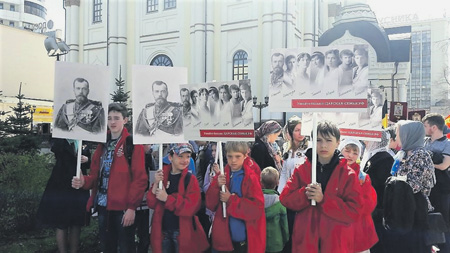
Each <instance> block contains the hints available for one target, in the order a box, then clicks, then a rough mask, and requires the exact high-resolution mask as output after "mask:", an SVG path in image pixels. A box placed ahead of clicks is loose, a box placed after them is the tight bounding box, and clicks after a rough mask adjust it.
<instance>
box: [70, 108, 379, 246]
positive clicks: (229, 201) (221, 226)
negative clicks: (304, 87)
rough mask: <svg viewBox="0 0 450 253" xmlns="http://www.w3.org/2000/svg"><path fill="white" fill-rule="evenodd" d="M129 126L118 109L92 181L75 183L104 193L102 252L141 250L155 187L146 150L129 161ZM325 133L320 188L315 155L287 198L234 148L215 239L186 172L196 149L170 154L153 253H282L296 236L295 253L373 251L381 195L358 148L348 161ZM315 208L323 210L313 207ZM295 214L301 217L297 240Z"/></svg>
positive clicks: (213, 199)
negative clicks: (140, 218)
mask: <svg viewBox="0 0 450 253" xmlns="http://www.w3.org/2000/svg"><path fill="white" fill-rule="evenodd" d="M126 121H127V112H126V108H125V107H124V106H121V105H119V104H114V103H113V104H111V105H110V106H109V109H108V127H109V129H110V134H109V136H110V137H109V138H108V142H107V144H106V145H99V146H98V147H97V150H96V151H95V153H94V156H93V160H92V166H91V173H90V175H88V176H84V177H83V176H81V177H80V178H76V177H74V178H73V180H72V187H74V188H83V189H91V188H94V189H95V190H94V193H97V192H98V194H93V195H92V196H91V199H90V202H89V205H88V208H90V207H91V206H92V205H94V206H97V209H98V210H99V221H100V222H99V227H100V241H101V247H102V251H103V252H115V250H116V249H117V247H119V248H120V249H121V252H130V251H133V250H132V249H131V247H132V246H131V245H132V241H133V239H134V233H132V232H131V231H132V230H133V229H134V227H133V226H134V225H135V224H134V218H135V210H136V208H137V207H138V206H139V204H140V202H141V200H142V198H143V195H144V191H145V188H146V184H147V181H146V176H145V170H144V167H143V163H144V160H143V157H144V156H143V148H142V147H141V145H135V148H134V151H133V155H132V161H131V164H128V163H127V161H126V155H125V154H124V150H125V149H124V147H123V144H124V139H125V138H124V137H126V136H127V135H128V133H127V132H126V129H125V128H123V125H124V124H125V123H126ZM317 132H318V134H317V154H318V159H317V166H316V169H317V171H316V173H317V183H316V182H312V181H311V167H312V165H311V162H312V157H311V150H309V151H307V152H306V156H307V158H308V159H306V161H305V162H304V163H303V164H302V165H300V166H299V167H298V168H296V169H295V171H294V173H293V175H292V177H291V179H290V180H289V181H288V183H287V184H286V186H285V187H284V189H283V191H282V192H281V194H280V195H278V192H277V186H278V180H279V173H278V171H277V170H276V169H274V168H272V167H268V168H264V169H263V170H262V172H261V173H259V172H256V171H255V169H254V167H252V166H251V165H250V163H249V161H248V159H247V156H248V151H249V147H248V144H247V143H246V142H227V143H226V145H225V151H226V158H227V165H226V166H225V168H224V173H223V174H222V173H217V174H216V175H215V176H214V177H213V178H212V179H211V182H210V186H209V188H208V189H207V191H206V193H205V201H206V207H207V208H208V209H209V210H211V211H212V212H215V215H214V220H213V222H212V227H211V229H210V231H204V230H203V228H202V225H201V224H200V222H199V220H198V218H197V217H196V215H195V214H196V212H197V211H198V210H199V208H200V205H201V190H200V186H199V183H198V181H197V178H196V177H195V175H193V174H192V173H190V172H189V171H188V170H187V169H186V168H187V167H188V165H189V162H190V157H191V154H192V153H193V148H192V146H191V145H190V144H188V143H181V144H177V145H175V146H174V147H173V148H172V149H171V150H170V152H169V159H170V161H171V163H170V164H168V165H165V166H164V167H163V169H162V170H159V171H158V172H157V173H156V174H155V178H154V179H155V180H154V183H153V185H151V186H150V189H149V190H148V193H147V203H148V206H149V208H151V209H154V214H153V218H152V224H151V235H150V240H151V246H152V252H155V253H156V252H203V251H205V250H207V249H208V248H211V249H212V251H213V252H281V251H282V250H283V247H284V244H285V243H286V242H287V241H288V239H289V237H290V236H292V242H293V243H292V252H362V251H364V250H368V249H369V248H370V247H371V246H372V245H373V244H375V243H376V241H377V240H378V238H377V237H376V233H375V229H374V226H373V222H372V219H371V216H370V214H371V212H372V211H373V209H374V208H375V205H376V194H375V191H374V189H373V188H372V186H371V183H370V179H369V177H368V176H367V175H365V174H364V173H363V172H362V171H361V170H360V169H359V166H358V165H357V164H356V160H357V157H359V154H360V152H361V147H360V145H359V142H357V141H347V142H345V143H341V147H340V149H341V150H342V153H341V152H339V151H338V147H339V144H340V132H339V129H338V128H337V127H336V126H335V125H333V124H331V123H328V122H321V123H319V124H318V130H317ZM342 155H343V156H342ZM215 166H216V168H217V165H215ZM116 180H119V181H116ZM124 182H125V183H124ZM161 186H162V187H161ZM222 186H225V187H224V188H225V191H222V188H223V187H222ZM311 200H315V201H316V203H317V204H316V205H315V206H313V205H311ZM223 203H225V208H223ZM286 208H289V209H291V210H293V211H295V212H296V217H295V224H294V230H293V234H292V235H289V231H288V225H287V217H286ZM207 234H210V240H208V239H207ZM113 241H115V242H114V243H113ZM117 242H118V243H117ZM210 244H211V245H210Z"/></svg>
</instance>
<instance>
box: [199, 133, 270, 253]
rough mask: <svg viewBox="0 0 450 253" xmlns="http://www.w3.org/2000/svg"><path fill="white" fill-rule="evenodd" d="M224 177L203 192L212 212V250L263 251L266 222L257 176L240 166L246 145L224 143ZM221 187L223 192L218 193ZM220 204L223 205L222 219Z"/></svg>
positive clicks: (244, 166)
mask: <svg viewBox="0 0 450 253" xmlns="http://www.w3.org/2000/svg"><path fill="white" fill-rule="evenodd" d="M225 150H226V156H227V162H228V164H227V166H226V167H225V168H224V172H225V174H219V175H216V176H215V177H214V178H213V180H212V182H211V186H210V187H209V188H208V190H207V192H206V207H207V208H208V209H209V210H211V211H215V212H216V214H215V218H214V221H213V226H212V247H213V249H214V250H217V251H220V252H221V251H228V252H264V251H265V249H266V219H265V217H264V197H263V193H262V189H261V185H260V184H259V180H258V177H257V176H256V175H255V173H254V172H253V171H252V169H251V168H250V167H249V166H248V165H247V164H246V163H244V161H245V158H246V157H247V152H248V145H247V143H246V142H234V141H232V142H227V143H226V145H225ZM222 185H225V188H226V192H222V191H221V187H222ZM222 202H225V203H226V218H224V216H223V215H224V214H223V208H222Z"/></svg>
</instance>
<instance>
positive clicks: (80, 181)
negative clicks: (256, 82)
mask: <svg viewBox="0 0 450 253" xmlns="http://www.w3.org/2000/svg"><path fill="white" fill-rule="evenodd" d="M83 185H84V176H83V174H81V176H80V178H78V177H76V176H74V177H73V178H72V188H75V189H80V188H81V187H83Z"/></svg>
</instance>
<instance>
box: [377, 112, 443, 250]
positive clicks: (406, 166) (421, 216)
mask: <svg viewBox="0 0 450 253" xmlns="http://www.w3.org/2000/svg"><path fill="white" fill-rule="evenodd" d="M396 134H397V142H398V145H399V146H400V147H401V150H400V151H399V152H398V153H397V155H395V157H394V158H395V160H396V161H397V160H398V161H399V162H400V165H399V167H398V170H397V172H396V174H395V175H396V176H401V177H405V178H406V183H407V184H408V185H409V186H410V187H411V189H412V192H413V194H414V199H415V207H416V209H415V212H414V221H413V222H414V223H413V224H412V230H411V231H409V232H407V233H395V232H391V231H390V236H389V237H388V242H387V243H386V244H387V247H386V248H388V249H389V250H388V252H417V253H419V252H430V250H431V249H430V248H427V246H426V245H425V234H424V233H425V229H427V227H428V224H427V213H428V212H430V211H432V210H433V207H432V206H431V203H430V200H429V199H428V196H429V195H430V191H431V188H433V186H434V185H435V183H436V182H435V181H436V180H435V176H434V166H433V161H432V159H431V156H430V154H429V153H428V152H427V151H426V150H425V148H424V146H423V145H424V139H425V129H424V127H423V124H422V122H420V121H412V120H401V121H399V122H398V123H397V129H396Z"/></svg>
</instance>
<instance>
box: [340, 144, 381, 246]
mask: <svg viewBox="0 0 450 253" xmlns="http://www.w3.org/2000/svg"><path fill="white" fill-rule="evenodd" d="M339 150H341V153H342V154H343V155H344V158H345V159H346V160H347V165H348V166H349V167H350V168H352V169H353V170H354V171H355V173H356V175H358V180H359V184H360V185H361V191H362V192H361V193H362V196H363V197H362V203H361V204H362V210H361V212H360V217H359V218H358V220H357V221H356V222H355V224H353V225H354V228H355V239H354V245H355V248H354V250H355V252H369V249H370V248H371V247H372V246H373V245H375V243H377V241H378V236H377V233H376V231H375V225H374V224H373V220H372V212H373V210H375V206H376V205H377V193H376V192H375V189H374V188H373V187H372V182H371V181H370V177H369V175H367V174H366V173H364V172H363V171H362V170H360V167H359V164H357V163H356V160H358V158H359V157H360V155H361V150H362V147H361V143H360V142H359V141H358V140H355V139H352V138H346V139H344V140H342V142H341V144H340V145H339Z"/></svg>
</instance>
